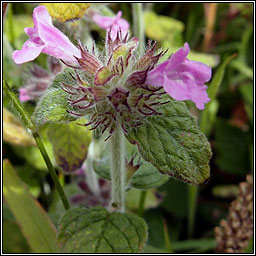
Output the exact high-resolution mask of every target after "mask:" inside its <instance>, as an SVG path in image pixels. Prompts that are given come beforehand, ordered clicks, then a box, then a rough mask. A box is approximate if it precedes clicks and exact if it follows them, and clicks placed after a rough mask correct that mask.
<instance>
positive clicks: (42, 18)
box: [33, 5, 53, 30]
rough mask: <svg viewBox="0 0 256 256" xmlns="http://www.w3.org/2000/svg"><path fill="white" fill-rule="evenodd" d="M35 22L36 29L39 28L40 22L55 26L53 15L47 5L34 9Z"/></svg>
mask: <svg viewBox="0 0 256 256" xmlns="http://www.w3.org/2000/svg"><path fill="white" fill-rule="evenodd" d="M33 22H34V25H35V29H36V30H37V29H38V24H39V23H41V24H42V23H44V24H48V25H50V26H53V24H52V17H51V16H50V14H49V12H48V11H47V9H46V7H45V6H41V5H40V6H38V7H36V8H35V9H34V11H33Z"/></svg>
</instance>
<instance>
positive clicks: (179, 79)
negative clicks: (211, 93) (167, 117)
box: [145, 43, 211, 109]
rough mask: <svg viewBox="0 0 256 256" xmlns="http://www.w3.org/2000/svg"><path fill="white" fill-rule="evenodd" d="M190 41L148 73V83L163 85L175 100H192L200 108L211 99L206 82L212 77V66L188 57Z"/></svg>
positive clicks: (157, 85)
mask: <svg viewBox="0 0 256 256" xmlns="http://www.w3.org/2000/svg"><path fill="white" fill-rule="evenodd" d="M189 51H190V49H189V45H188V43H185V44H184V48H181V49H179V50H178V51H177V52H176V53H174V54H173V55H172V56H171V58H170V59H168V60H166V61H165V62H163V63H161V64H160V65H158V66H157V67H156V68H154V69H153V70H151V71H149V72H148V74H147V79H146V82H145V83H146V84H148V85H152V86H156V87H163V88H164V90H165V91H166V92H167V93H168V94H169V95H170V96H171V97H172V98H174V99H175V100H181V101H183V100H191V101H193V102H194V103H195V104H196V106H197V108H198V109H204V104H205V103H207V102H209V101H210V98H208V95H207V92H206V89H207V86H206V85H205V84H204V83H205V82H208V81H209V80H210V79H211V68H210V67H209V66H207V65H205V64H203V63H201V62H197V61H192V60H188V59H187V55H188V53H189Z"/></svg>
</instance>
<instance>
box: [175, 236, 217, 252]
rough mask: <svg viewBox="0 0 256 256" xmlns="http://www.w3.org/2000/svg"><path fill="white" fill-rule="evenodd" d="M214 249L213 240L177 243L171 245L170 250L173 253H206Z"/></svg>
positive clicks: (214, 243) (205, 239)
mask: <svg viewBox="0 0 256 256" xmlns="http://www.w3.org/2000/svg"><path fill="white" fill-rule="evenodd" d="M215 247H216V240H215V239H207V238H202V239H191V240H185V241H177V242H173V243H172V248H173V250H174V251H175V252H178V251H191V250H198V251H201V250H203V251H208V250H213V249H214V248H215Z"/></svg>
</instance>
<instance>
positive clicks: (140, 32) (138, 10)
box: [132, 3, 145, 54]
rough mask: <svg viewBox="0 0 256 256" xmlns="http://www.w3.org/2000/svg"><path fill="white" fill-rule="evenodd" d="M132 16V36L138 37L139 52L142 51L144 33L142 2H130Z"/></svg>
mask: <svg viewBox="0 0 256 256" xmlns="http://www.w3.org/2000/svg"><path fill="white" fill-rule="evenodd" d="M132 16H133V33H134V36H136V37H138V38H139V47H138V49H139V54H142V53H143V51H144V44H145V34H144V14H143V5H142V3H133V4H132Z"/></svg>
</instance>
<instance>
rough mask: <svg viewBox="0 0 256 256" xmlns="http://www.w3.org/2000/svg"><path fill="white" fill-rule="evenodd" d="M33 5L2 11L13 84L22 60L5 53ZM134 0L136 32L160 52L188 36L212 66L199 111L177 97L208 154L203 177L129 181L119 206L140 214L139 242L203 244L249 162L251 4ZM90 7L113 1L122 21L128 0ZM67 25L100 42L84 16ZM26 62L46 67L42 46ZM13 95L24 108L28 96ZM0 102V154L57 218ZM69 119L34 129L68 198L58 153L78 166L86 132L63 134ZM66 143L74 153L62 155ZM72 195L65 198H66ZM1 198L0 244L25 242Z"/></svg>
mask: <svg viewBox="0 0 256 256" xmlns="http://www.w3.org/2000/svg"><path fill="white" fill-rule="evenodd" d="M35 6H36V4H26V3H12V4H9V6H8V9H7V12H6V17H5V24H4V33H3V63H4V65H3V74H4V78H5V79H6V80H7V81H8V83H9V84H10V86H11V87H12V88H13V90H14V91H15V92H16V93H17V94H18V88H19V87H21V86H23V85H24V81H25V79H26V74H27V73H28V70H29V68H30V67H31V63H28V64H23V65H16V64H15V63H14V62H13V61H12V59H11V55H12V52H13V51H14V49H21V47H22V45H23V43H24V42H25V41H26V40H27V36H26V34H25V33H24V27H32V26H33V20H32V12H33V8H34V7H35ZM143 7H144V11H145V14H144V21H145V34H146V37H147V38H148V39H151V40H156V41H157V44H158V47H159V48H161V47H162V48H164V49H166V48H168V49H169V51H168V54H167V55H166V58H167V57H168V56H170V54H171V53H172V52H174V51H176V50H177V49H178V48H180V47H182V46H183V44H184V42H188V43H189V45H190V47H191V53H190V55H189V58H190V59H193V60H197V61H201V62H204V63H206V64H208V65H210V66H211V67H212V68H213V79H212V81H211V82H209V83H208V85H209V89H208V93H209V95H211V98H212V100H211V102H210V103H209V104H208V105H207V106H206V108H205V110H204V111H203V112H201V113H200V112H199V111H197V110H196V109H195V107H194V105H193V104H192V103H189V102H188V103H187V104H188V107H189V108H190V110H191V112H192V113H193V114H194V115H195V116H196V117H197V118H198V122H199V124H200V126H201V130H202V131H203V132H205V133H206V135H207V137H208V138H209V140H210V142H211V146H212V150H213V157H212V159H211V163H210V164H211V177H210V179H209V181H208V183H207V184H203V185H201V186H199V187H198V188H195V187H191V186H188V185H187V184H184V183H181V182H179V181H176V180H173V179H169V181H168V182H167V183H165V184H164V185H162V186H161V187H158V188H156V189H155V188H154V189H150V190H147V191H143V190H137V191H136V189H132V190H130V191H129V193H128V195H127V202H128V210H130V211H132V212H135V213H138V214H140V215H142V216H143V217H144V218H145V220H146V222H147V224H148V226H149V240H148V245H147V247H146V252H148V253H149V252H159V253H161V252H179V253H181V252H208V253H211V252H213V251H214V248H215V245H216V242H215V236H214V227H215V226H218V225H219V222H220V220H221V219H223V218H226V216H227V214H228V208H229V205H230V203H231V201H232V200H234V198H235V197H236V195H237V193H238V183H239V182H241V181H244V180H245V176H246V174H248V173H251V172H252V171H253V118H254V117H253V60H254V59H253V58H254V54H253V53H254V52H253V48H254V41H253V4H250V3H218V4H217V3H216V4H215V3H205V4H203V3H145V4H144V6H143ZM92 8H95V9H97V8H98V9H101V11H102V13H104V12H105V13H106V14H108V15H109V14H111V13H112V12H114V13H116V12H117V11H118V10H122V12H123V17H124V18H125V19H127V20H128V21H129V23H130V24H132V9H131V4H130V3H113V4H108V5H103V4H94V5H92ZM55 22H56V24H58V22H57V21H55ZM59 26H61V25H60V24H59ZM71 26H73V27H77V30H76V32H77V33H79V35H80V36H81V35H83V36H84V38H89V37H88V33H89V32H91V35H92V38H93V39H94V40H95V41H96V42H97V43H99V44H102V38H104V33H105V32H104V31H103V30H101V29H100V28H98V27H97V26H96V25H95V24H93V23H92V22H90V21H88V20H87V18H85V19H82V20H79V21H72V22H68V24H67V25H66V28H67V27H69V28H70V27H71ZM79 26H80V27H79ZM79 28H81V29H80V30H79ZM72 32H73V31H72V29H71V30H69V32H67V33H68V34H70V35H69V36H71V38H72V36H77V35H74V33H73V35H72ZM89 40H91V38H89V39H88V41H89ZM84 43H85V44H86V40H85V42H84ZM230 56H231V57H230ZM34 62H35V63H37V64H39V65H41V66H42V67H44V68H46V65H47V64H46V63H47V60H46V56H45V55H44V54H42V55H40V57H39V58H37V59H36V60H35V61H34ZM23 105H24V107H25V108H26V110H27V111H28V113H29V114H30V115H32V113H33V111H34V108H35V103H33V102H27V103H24V104H23ZM3 107H4V118H3V123H4V127H3V135H4V137H3V138H4V142H3V158H4V159H5V158H7V159H9V161H10V162H11V163H12V165H13V166H14V168H15V170H16V173H17V175H18V177H19V178H20V179H21V180H22V181H23V182H24V183H25V184H26V185H27V187H28V189H29V191H30V193H31V194H32V195H33V196H34V198H36V199H37V200H38V202H39V203H40V204H41V205H42V207H43V208H44V209H45V210H46V211H48V214H49V216H50V217H51V218H52V221H53V222H54V223H55V224H57V219H58V217H59V216H60V214H61V212H62V211H63V208H62V206H61V204H60V202H59V200H58V197H57V196H56V191H55V190H54V186H53V183H52V180H51V178H50V176H49V174H48V173H47V168H46V165H45V163H44V161H43V158H42V156H41V154H40V152H39V150H38V149H37V147H36V146H35V143H34V140H33V138H32V137H31V135H30V134H29V133H28V132H27V130H26V129H25V128H24V127H23V125H22V122H21V121H19V115H18V114H17V112H16V111H15V109H14V108H13V106H12V103H11V102H10V100H9V98H8V97H7V96H5V95H4V97H3ZM51 129H52V130H51ZM74 129H75V128H74V125H73V124H71V125H70V127H66V126H65V127H62V125H56V126H50V125H46V126H44V127H43V128H41V129H40V133H41V135H42V138H43V142H44V144H45V146H46V149H47V152H48V153H49V155H50V157H51V159H52V161H53V163H54V165H55V168H56V170H57V171H58V175H59V178H60V180H61V183H62V185H63V186H64V190H65V192H66V193H67V194H68V196H69V197H70V198H72V196H74V195H77V194H78V193H80V194H81V188H80V187H78V186H77V185H76V184H79V182H78V181H77V180H79V179H80V178H77V176H76V175H75V174H74V170H73V169H74V168H71V167H70V168H69V169H72V171H71V172H72V173H71V174H70V175H64V173H63V171H62V170H61V168H62V167H63V165H65V164H67V163H63V162H62V161H63V158H66V159H68V160H67V161H68V164H70V165H71V164H74V165H75V164H77V165H76V167H78V163H81V162H82V161H83V160H84V157H85V156H84V154H82V153H81V151H79V150H80V148H82V149H83V150H84V152H87V149H88V145H89V142H88V141H89V140H90V136H91V134H89V133H87V134H86V136H87V137H86V138H84V140H82V141H81V140H79V139H77V137H76V136H70V132H71V133H73V134H79V132H80V133H81V131H80V130H81V128H80V127H79V128H77V129H78V130H77V131H75V130H74ZM79 129H80V130H79ZM49 131H51V132H50V133H49ZM59 132H61V134H60V133H59ZM72 143H73V144H74V148H68V146H67V144H68V145H72ZM65 147H66V148H65ZM59 152H61V153H59ZM72 152H73V153H74V154H75V156H76V159H75V160H72V159H71V160H69V158H68V156H69V155H70V154H72ZM62 157H63V158H62ZM70 161H71V162H72V161H75V162H76V163H73V162H72V163H70ZM65 166H66V165H65ZM62 169H63V168H62ZM64 169H65V168H64ZM64 171H65V170H64ZM66 171H67V170H66ZM71 183H72V184H71ZM73 183H75V184H73ZM139 195H140V197H139ZM72 202H73V205H75V204H74V202H75V201H72ZM3 206H4V207H3V221H4V222H3V238H4V240H3V247H4V252H5V253H27V252H30V251H31V248H30V246H29V243H27V242H26V239H25V238H24V235H23V233H22V231H21V228H20V225H19V223H18V222H17V220H16V219H15V217H14V216H13V214H12V212H11V210H10V209H9V206H8V205H7V204H6V202H5V201H4V205H3Z"/></svg>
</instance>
